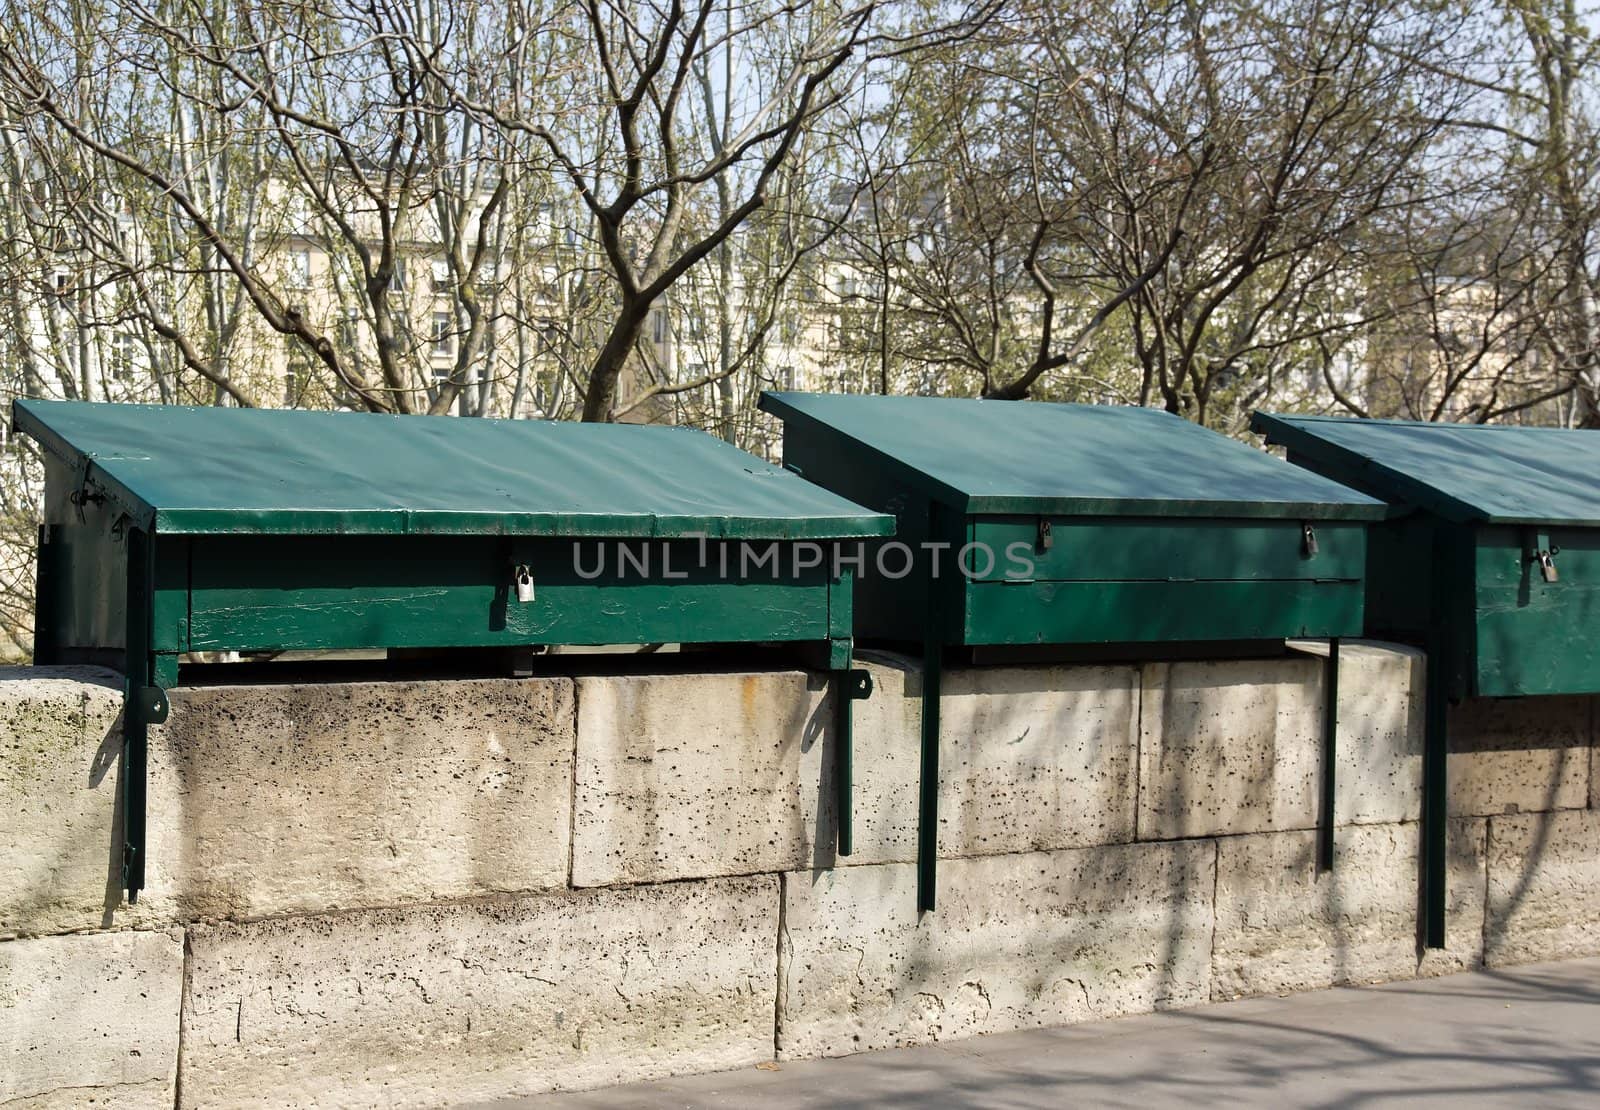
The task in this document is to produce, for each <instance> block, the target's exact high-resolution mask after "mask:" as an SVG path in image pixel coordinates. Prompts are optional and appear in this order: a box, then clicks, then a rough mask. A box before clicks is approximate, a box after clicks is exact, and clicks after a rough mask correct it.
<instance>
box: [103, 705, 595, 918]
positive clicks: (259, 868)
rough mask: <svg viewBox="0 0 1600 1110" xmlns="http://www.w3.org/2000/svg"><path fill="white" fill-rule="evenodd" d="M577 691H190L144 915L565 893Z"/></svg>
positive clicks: (155, 829)
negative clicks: (561, 889) (554, 889)
mask: <svg viewBox="0 0 1600 1110" xmlns="http://www.w3.org/2000/svg"><path fill="white" fill-rule="evenodd" d="M572 698H573V687H572V682H571V680H570V679H564V678H553V679H551V678H539V679H472V680H462V681H418V682H348V683H328V684H315V683H304V684H294V685H287V684H286V685H270V686H217V687H193V688H187V689H184V688H180V689H178V690H175V691H173V693H172V712H171V715H170V717H169V718H168V720H167V723H166V724H165V725H163V726H160V727H157V728H152V730H151V740H150V804H149V837H150V858H149V871H148V874H147V882H148V884H149V887H148V892H147V893H146V894H145V895H143V896H141V899H140V905H139V906H138V907H133V908H132V912H137V913H145V914H151V915H160V916H164V917H167V918H172V919H179V920H193V919H195V918H199V917H236V918H244V917H257V916H265V915H269V914H279V913H293V912H317V911H323V910H328V909H334V908H350V907H357V906H382V905H393V904H396V903H404V902H421V901H432V900H438V899H445V898H459V897H469V896H473V895H481V894H485V893H490V892H499V891H510V892H514V891H524V890H539V889H548V888H551V887H559V886H565V885H566V880H567V863H568V838H569V836H570V835H571V832H570V830H571V794H572V758H573V743H574V725H573V718H574V714H573V701H572ZM128 913H129V911H126V910H125V911H124V914H125V915H126V914H128Z"/></svg>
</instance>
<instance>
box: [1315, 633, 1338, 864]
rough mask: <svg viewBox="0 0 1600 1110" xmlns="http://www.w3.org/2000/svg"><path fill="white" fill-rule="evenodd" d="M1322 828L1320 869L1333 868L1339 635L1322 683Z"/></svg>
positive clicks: (1331, 643)
mask: <svg viewBox="0 0 1600 1110" xmlns="http://www.w3.org/2000/svg"><path fill="white" fill-rule="evenodd" d="M1322 692H1323V704H1322V827H1321V828H1320V829H1319V830H1318V831H1317V870H1319V871H1332V870H1333V841H1334V830H1335V829H1336V828H1337V827H1338V821H1337V820H1336V816H1337V815H1336V814H1335V812H1334V809H1335V805H1336V795H1337V793H1338V789H1337V787H1338V780H1337V774H1338V766H1339V759H1338V754H1339V743H1338V741H1339V637H1337V636H1334V637H1332V638H1331V639H1329V641H1328V663H1327V671H1326V674H1325V676H1324V678H1323V682H1322Z"/></svg>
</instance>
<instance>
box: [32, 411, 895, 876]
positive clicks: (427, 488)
mask: <svg viewBox="0 0 1600 1110" xmlns="http://www.w3.org/2000/svg"><path fill="white" fill-rule="evenodd" d="M14 421H15V424H16V427H17V429H18V430H19V431H21V432H25V433H27V434H29V435H31V436H33V437H34V438H35V439H37V440H38V441H39V443H40V444H41V445H42V446H43V447H44V448H45V452H46V457H47V462H46V511H45V522H44V524H43V526H42V528H41V531H40V549H39V589H38V599H37V613H36V629H37V633H36V648H35V658H36V660H37V661H38V662H41V663H50V662H101V663H107V664H110V665H112V666H116V667H118V668H120V669H122V670H123V671H124V673H125V674H126V676H127V681H128V708H129V712H128V715H127V725H128V727H127V729H126V733H127V738H126V740H125V742H126V743H127V744H128V745H130V746H131V747H132V748H135V749H137V750H133V751H130V752H129V753H128V754H129V757H130V758H129V762H128V763H126V764H125V765H124V767H125V770H128V771H131V772H135V773H134V774H128V775H125V776H124V778H125V781H130V780H132V779H135V778H137V779H138V780H139V781H138V783H137V784H136V787H137V789H138V790H142V788H143V787H142V778H143V776H142V759H143V736H144V729H145V727H146V725H147V724H148V723H150V722H151V721H152V720H158V719H160V718H161V717H163V716H164V715H165V712H166V704H165V698H164V696H163V694H162V691H163V690H164V689H167V688H170V687H171V686H173V685H174V684H175V683H177V682H178V680H179V659H180V657H181V656H183V655H184V654H186V653H191V652H201V651H205V652H214V651H239V652H279V651H290V650H305V649H413V648H428V649H461V648H502V649H523V648H529V647H538V646H546V645H558V644H559V645H572V644H586V645H601V644H654V643H686V644H704V643H717V644H726V643H747V642H753V641H754V642H770V643H786V644H795V645H804V646H806V647H807V649H808V650H809V652H810V657H811V659H813V660H815V661H816V665H820V666H823V667H826V668H827V669H829V670H831V671H832V672H833V673H834V677H835V680H836V683H837V685H836V691H837V692H838V693H839V694H840V695H841V696H839V697H838V699H837V701H838V703H839V705H840V706H841V707H842V708H841V712H840V716H841V719H842V724H843V725H844V726H845V727H844V728H843V729H841V732H842V734H843V735H844V737H845V739H844V740H843V741H842V744H844V745H846V746H847V745H848V739H847V738H848V719H849V718H848V702H849V700H850V696H863V694H864V690H863V689H862V687H861V677H860V676H861V674H862V673H864V672H852V671H851V670H850V655H851V602H852V580H851V579H852V576H851V573H850V570H849V568H848V567H843V568H841V567H840V566H839V565H838V564H837V563H836V561H835V560H834V559H833V558H832V557H831V555H832V553H833V550H834V548H835V546H836V545H837V543H838V542H839V541H841V540H845V539H851V538H858V537H867V536H882V535H886V534H888V533H889V532H890V531H891V529H892V528H893V519H892V518H891V517H889V516H886V515H883V514H879V513H874V512H870V511H868V510H865V509H863V508H861V507H860V506H858V505H854V504H851V503H850V502H848V501H846V500H844V499H843V498H841V497H839V496H837V495H835V494H832V493H829V492H827V491H826V490H822V489H819V488H818V487H816V486H814V485H811V484H810V483H807V482H804V481H802V480H800V479H799V478H796V477H795V476H793V475H791V474H786V473H784V472H783V471H782V470H780V469H779V468H777V467H774V466H772V465H770V464H768V463H766V462H763V461H762V460H759V459H756V458H754V457H752V456H750V455H748V454H746V453H744V452H742V451H739V450H738V449H736V448H734V447H732V446H730V445H728V444H726V443H724V442H722V441H721V440H718V439H716V438H714V437H712V436H709V435H706V434H704V433H702V432H697V431H693V430H688V429H681V428H665V427H641V426H633V425H581V424H552V423H544V422H534V421H501V420H458V419H452V418H428V417H396V416H382V415H367V414H354V413H319V412H288V411H263V410H241V409H223V408H183V407H175V406H158V405H107V404H84V403H75V402H63V401H31V400H25V401H18V402H16V404H15V406H14ZM846 695H849V696H846ZM133 788H134V787H132V786H130V789H133ZM130 801H131V802H133V803H137V804H130V805H129V807H128V809H127V812H128V813H129V814H130V816H131V817H133V818H135V819H136V820H142V815H143V799H142V796H140V797H136V798H132V799H131V800H130ZM839 824H840V839H841V845H840V850H841V852H847V851H848V814H847V812H846V813H841V817H840V822H839ZM128 839H129V841H130V845H131V846H130V849H129V851H128V853H127V861H126V865H125V875H124V880H125V885H126V887H127V888H128V890H129V892H130V896H132V895H134V894H136V892H137V891H138V889H139V887H140V886H141V885H142V883H143V878H142V876H143V870H144V867H143V858H142V845H141V844H135V843H134V842H135V841H137V840H139V837H138V835H137V830H136V829H130V833H129V837H128Z"/></svg>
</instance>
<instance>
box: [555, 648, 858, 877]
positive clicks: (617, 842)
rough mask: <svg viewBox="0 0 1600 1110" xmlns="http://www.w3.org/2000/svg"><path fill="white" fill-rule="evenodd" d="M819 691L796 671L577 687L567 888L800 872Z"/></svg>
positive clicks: (640, 678) (826, 721) (826, 713)
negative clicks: (805, 773)
mask: <svg viewBox="0 0 1600 1110" xmlns="http://www.w3.org/2000/svg"><path fill="white" fill-rule="evenodd" d="M826 693H827V684H826V682H825V680H824V678H823V676H821V675H808V674H805V673H802V672H799V671H772V672H755V673H748V674H702V675H673V674H667V675H625V676H606V677H586V678H580V679H578V759H577V782H576V788H575V791H574V811H575V816H574V825H573V844H572V881H573V884H574V885H576V886H608V885H611V884H614V883H633V882H659V881H662V880H667V879H682V878H694V877H700V876H707V875H736V874H750V873H754V872H758V871H780V870H783V869H785V868H790V867H801V866H804V865H805V862H806V860H807V858H808V853H809V850H810V843H811V842H810V840H809V839H808V833H807V829H806V827H805V824H804V821H803V819H802V815H801V811H800V806H799V804H798V800H799V795H800V778H799V767H800V754H801V749H802V747H812V746H821V747H823V748H826V747H827V744H826V734H828V733H830V732H831V731H832V726H831V709H830V703H829V701H828V699H827V697H826Z"/></svg>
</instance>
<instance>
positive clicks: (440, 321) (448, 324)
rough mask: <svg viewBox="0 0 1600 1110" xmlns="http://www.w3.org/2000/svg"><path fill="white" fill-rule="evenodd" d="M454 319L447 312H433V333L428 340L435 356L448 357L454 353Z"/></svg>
mask: <svg viewBox="0 0 1600 1110" xmlns="http://www.w3.org/2000/svg"><path fill="white" fill-rule="evenodd" d="M454 323H455V322H454V321H453V320H451V319H450V314H449V313H448V312H435V313H434V314H433V335H432V336H431V337H430V340H429V342H430V343H432V345H433V354H434V357H435V358H438V357H449V356H450V355H453V354H455V350H456V337H455V328H454Z"/></svg>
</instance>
